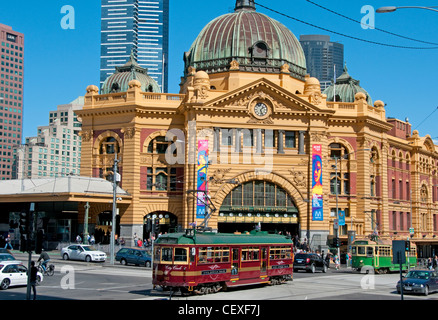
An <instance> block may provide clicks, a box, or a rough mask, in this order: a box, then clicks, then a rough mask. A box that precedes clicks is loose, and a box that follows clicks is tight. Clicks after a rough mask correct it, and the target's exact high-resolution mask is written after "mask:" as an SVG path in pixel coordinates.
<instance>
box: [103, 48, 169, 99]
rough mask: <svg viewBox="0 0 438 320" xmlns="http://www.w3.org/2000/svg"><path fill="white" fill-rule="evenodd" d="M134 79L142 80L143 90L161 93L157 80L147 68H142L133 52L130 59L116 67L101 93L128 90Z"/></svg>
mask: <svg viewBox="0 0 438 320" xmlns="http://www.w3.org/2000/svg"><path fill="white" fill-rule="evenodd" d="M132 80H138V81H140V83H141V91H143V92H155V93H161V90H160V86H159V85H158V83H157V81H155V80H154V79H153V78H152V77H151V76H149V75H148V70H147V69H145V68H142V67H141V66H140V65H139V64H138V63H137V61H136V59H135V56H134V53H133V52H132V53H131V57H130V59H129V61H128V62H127V63H126V64H125V65H124V66H123V67H116V72H115V73H114V74H112V75H110V76H109V77H108V78H107V79H106V80H105V81H104V83H103V85H102V89H101V94H108V93H114V92H126V91H128V89H129V82H131V81H132Z"/></svg>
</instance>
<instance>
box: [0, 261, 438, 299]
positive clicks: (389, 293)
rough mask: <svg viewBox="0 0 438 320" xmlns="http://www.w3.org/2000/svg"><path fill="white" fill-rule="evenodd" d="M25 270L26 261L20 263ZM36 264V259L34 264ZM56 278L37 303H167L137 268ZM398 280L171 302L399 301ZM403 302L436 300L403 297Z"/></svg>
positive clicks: (294, 286) (340, 280)
mask: <svg viewBox="0 0 438 320" xmlns="http://www.w3.org/2000/svg"><path fill="white" fill-rule="evenodd" d="M17 258H19V259H20V260H22V261H23V262H24V263H25V264H26V262H25V259H24V258H25V256H24V255H23V256H21V257H17ZM34 260H35V259H34ZM52 262H53V263H54V265H55V266H56V268H55V275H54V276H53V277H48V276H46V277H45V278H44V281H43V282H42V283H41V285H40V286H38V287H37V293H38V300H92V301H96V300H157V299H166V298H169V292H163V291H161V289H157V290H153V287H152V283H151V276H152V271H151V269H149V268H144V267H135V266H121V265H118V264H117V265H115V266H111V265H110V264H109V263H85V262H78V261H63V260H61V259H60V258H52ZM398 280H399V274H397V273H395V274H386V275H365V274H359V273H352V272H351V270H349V269H346V268H343V269H341V270H333V269H330V270H329V271H328V273H326V274H323V273H316V274H309V273H306V272H298V273H295V275H294V281H291V282H288V283H286V284H283V285H279V286H265V285H260V286H247V287H240V288H231V289H229V290H228V291H227V292H219V293H216V294H211V295H205V296H190V297H181V296H179V295H178V294H175V295H173V296H172V300H174V301H205V300H210V301H214V300H220V301H234V300H252V301H262V300H278V301H282V300H286V301H291V300H400V295H398V294H397V293H396V292H395V284H396V283H397V281H398ZM404 298H405V300H436V299H437V298H438V293H435V294H431V295H429V296H428V297H424V296H416V295H405V296H404ZM25 299H26V287H17V288H10V289H8V290H6V291H0V300H25Z"/></svg>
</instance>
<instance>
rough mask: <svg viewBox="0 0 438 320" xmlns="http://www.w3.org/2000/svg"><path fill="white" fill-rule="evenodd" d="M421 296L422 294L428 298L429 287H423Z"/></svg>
mask: <svg viewBox="0 0 438 320" xmlns="http://www.w3.org/2000/svg"><path fill="white" fill-rule="evenodd" d="M423 294H424V295H425V296H428V295H429V286H425V287H424V292H423Z"/></svg>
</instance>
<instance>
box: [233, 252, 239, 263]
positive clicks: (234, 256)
mask: <svg viewBox="0 0 438 320" xmlns="http://www.w3.org/2000/svg"><path fill="white" fill-rule="evenodd" d="M233 260H234V261H236V260H239V249H233Z"/></svg>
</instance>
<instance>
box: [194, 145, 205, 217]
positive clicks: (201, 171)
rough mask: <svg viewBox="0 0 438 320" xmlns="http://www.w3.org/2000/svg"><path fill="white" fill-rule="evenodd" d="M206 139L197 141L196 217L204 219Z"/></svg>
mask: <svg viewBox="0 0 438 320" xmlns="http://www.w3.org/2000/svg"><path fill="white" fill-rule="evenodd" d="M207 169H208V140H199V141H198V168H197V172H198V174H197V191H198V192H197V203H196V218H197V219H204V218H205V210H206V203H207V201H208V200H207V191H208V186H207Z"/></svg>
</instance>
